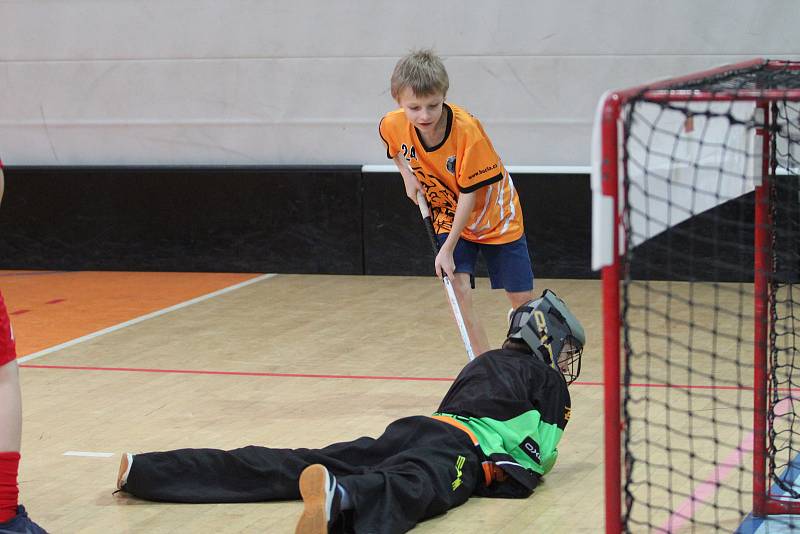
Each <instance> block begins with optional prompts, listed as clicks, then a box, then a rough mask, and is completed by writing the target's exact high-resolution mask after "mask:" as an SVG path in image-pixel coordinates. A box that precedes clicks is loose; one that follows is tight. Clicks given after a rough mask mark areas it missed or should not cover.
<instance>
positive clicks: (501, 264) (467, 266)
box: [436, 234, 533, 293]
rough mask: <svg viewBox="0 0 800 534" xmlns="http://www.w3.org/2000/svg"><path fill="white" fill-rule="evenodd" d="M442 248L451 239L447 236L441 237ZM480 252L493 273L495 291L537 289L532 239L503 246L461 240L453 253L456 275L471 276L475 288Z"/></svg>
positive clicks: (491, 277)
mask: <svg viewBox="0 0 800 534" xmlns="http://www.w3.org/2000/svg"><path fill="white" fill-rule="evenodd" d="M436 237H437V239H438V240H439V246H441V245H442V243H444V242H445V240H446V239H447V234H438V235H437V236H436ZM479 251H480V253H481V255H482V256H483V259H484V261H485V262H486V269H487V270H488V271H489V280H490V281H491V283H492V289H505V290H506V291H510V292H512V293H517V292H520V291H530V290H532V289H533V268H532V267H531V258H530V256H529V255H528V240H527V239H526V238H525V236H524V235H523V236H522V237H520V238H519V239H517V240H516V241H512V242H511V243H504V244H502V245H489V244H486V243H475V242H473V241H467V240H466V239H464V238H463V237H462V238H459V240H458V243H456V248H455V250H454V251H453V262H454V263H455V264H456V269H455V272H457V273H469V275H470V280H471V281H472V287H475V282H474V279H475V263H476V262H477V261H478V252H479Z"/></svg>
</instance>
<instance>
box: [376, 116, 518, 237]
mask: <svg viewBox="0 0 800 534" xmlns="http://www.w3.org/2000/svg"><path fill="white" fill-rule="evenodd" d="M444 113H446V114H447V128H446V130H445V133H444V139H443V140H442V142H441V143H439V144H438V145H436V146H434V147H427V146H425V143H423V142H422V138H421V137H420V135H419V132H418V131H417V129H416V128H415V127H414V126H413V125H412V124H411V123H410V122H409V121H408V119H406V116H405V113H404V112H403V110H402V109H398V110H395V111H391V112H389V113H387V114H386V115H385V116H384V117H383V119H381V123H380V127H379V130H380V134H381V138H382V139H383V142H384V143H386V156H387V157H389V158H390V159H392V158H394V156H396V155H397V154H402V155H403V157H405V159H406V161H407V162H408V164H409V166H410V167H411V170H413V171H414V174H415V175H416V177H417V179H418V180H419V181H420V182H421V183H422V186H423V188H424V189H425V196H426V197H427V198H428V203H429V204H430V206H431V210H432V212H433V226H434V228H435V229H436V233H439V234H441V233H446V232H449V231H450V228H451V227H452V223H453V217H454V215H455V211H456V204H457V202H458V195H459V193H469V192H472V191H475V195H476V198H475V209H474V210H473V211H472V214H471V215H470V218H469V222H468V223H467V226H466V227H465V228H464V231H463V232H461V237H463V238H464V239H467V240H469V241H475V242H478V243H488V244H493V245H498V244H502V243H510V242H512V241H515V240H517V239H519V238H520V237H521V236H522V233H523V225H522V209H521V208H520V205H519V196H518V195H517V191H516V189H515V188H514V183H513V182H512V181H511V176H509V174H508V172H507V171H506V169H505V167H504V166H503V162H502V161H500V156H498V155H497V152H495V150H494V147H493V146H492V142H491V141H490V140H489V137H488V136H487V135H486V132H484V131H483V126H481V123H480V121H478V119H476V118H475V117H473V116H472V115H470V114H469V113H468V112H467V111H465V110H464V109H462V108H460V107H458V106H456V105H454V104H444Z"/></svg>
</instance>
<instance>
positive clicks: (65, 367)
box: [20, 364, 454, 382]
mask: <svg viewBox="0 0 800 534" xmlns="http://www.w3.org/2000/svg"><path fill="white" fill-rule="evenodd" d="M20 367H23V368H25V369H62V370H72V371H118V372H129V373H164V374H184V375H223V376H265V377H274V378H350V379H355V380H410V381H418V382H423V381H428V382H430V381H433V382H452V381H453V380H454V378H453V377H449V378H438V377H424V376H372V375H332V374H329V375H324V374H313V373H266V372H256V371H205V370H201V369H148V368H141V367H91V366H81V365H39V364H27V365H21V366H20Z"/></svg>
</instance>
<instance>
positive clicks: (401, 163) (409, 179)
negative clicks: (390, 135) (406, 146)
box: [392, 152, 425, 204]
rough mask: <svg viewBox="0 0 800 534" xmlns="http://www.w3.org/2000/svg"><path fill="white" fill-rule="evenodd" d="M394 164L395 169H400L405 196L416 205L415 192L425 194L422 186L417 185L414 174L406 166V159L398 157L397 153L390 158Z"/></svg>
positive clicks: (417, 181)
mask: <svg viewBox="0 0 800 534" xmlns="http://www.w3.org/2000/svg"><path fill="white" fill-rule="evenodd" d="M392 161H394V164H395V165H397V168H398V169H400V175H401V176H402V177H403V184H404V185H405V187H406V196H407V197H408V198H410V199H411V202H413V203H414V204H416V203H417V191H422V192H423V193H425V190H424V189H422V184H421V183H419V180H417V177H416V176H414V172H413V171H412V170H411V168H410V167H409V166H408V162H407V161H406V158H404V157H403V156H401V155H400V153H399V152H398V153H397V154H395V156H394V157H393V158H392Z"/></svg>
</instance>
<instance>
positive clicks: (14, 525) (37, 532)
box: [0, 504, 47, 534]
mask: <svg viewBox="0 0 800 534" xmlns="http://www.w3.org/2000/svg"><path fill="white" fill-rule="evenodd" d="M0 534H47V531H45V529H43V528H42V527H40V526H39V525H37V524H36V523H34V522H33V521H32V520H31V518H30V517H28V512H26V511H25V507H24V506H22V505H21V504H20V505H19V506H17V515H15V516H14V517H12V518H11V519H9V520H8V521H6V522H5V523H0Z"/></svg>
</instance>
